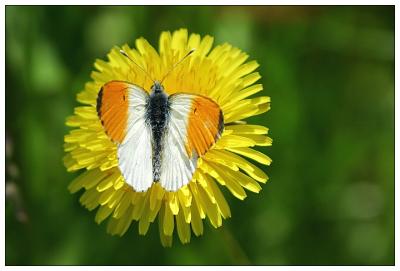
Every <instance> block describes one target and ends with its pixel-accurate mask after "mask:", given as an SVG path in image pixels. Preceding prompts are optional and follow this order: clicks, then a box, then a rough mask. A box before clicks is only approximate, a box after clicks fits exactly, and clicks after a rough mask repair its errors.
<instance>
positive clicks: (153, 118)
mask: <svg viewBox="0 0 400 271" xmlns="http://www.w3.org/2000/svg"><path fill="white" fill-rule="evenodd" d="M151 90H152V92H151V94H150V97H149V101H148V104H147V108H146V123H147V124H148V125H149V126H150V127H151V131H152V162H153V177H154V181H158V180H159V178H160V172H161V158H162V151H163V148H162V141H163V138H164V134H165V129H166V127H167V122H168V115H169V105H168V95H167V94H166V93H165V92H164V89H163V87H162V86H161V84H159V83H158V82H156V83H155V84H154V85H153V87H152V88H151Z"/></svg>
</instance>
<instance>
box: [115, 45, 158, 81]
mask: <svg viewBox="0 0 400 271" xmlns="http://www.w3.org/2000/svg"><path fill="white" fill-rule="evenodd" d="M119 52H120V53H121V54H122V55H123V56H125V57H126V58H127V59H129V60H130V61H132V62H133V63H134V64H135V65H136V66H138V67H139V68H140V69H141V70H142V71H143V72H144V73H145V74H146V75H147V77H149V78H150V80H151V81H153V83H155V81H154V80H153V79H152V78H151V76H150V74H149V73H148V72H147V71H146V70H145V69H143V68H142V66H140V65H139V64H137V63H136V62H135V61H133V59H132V58H130V57H129V56H128V54H127V53H126V52H125V51H124V50H122V49H119Z"/></svg>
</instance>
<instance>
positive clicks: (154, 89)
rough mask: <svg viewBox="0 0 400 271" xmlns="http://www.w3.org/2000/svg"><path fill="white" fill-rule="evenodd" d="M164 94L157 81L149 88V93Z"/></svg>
mask: <svg viewBox="0 0 400 271" xmlns="http://www.w3.org/2000/svg"><path fill="white" fill-rule="evenodd" d="M162 92H164V87H163V86H162V85H161V83H160V82H159V81H154V85H153V86H152V87H151V93H162Z"/></svg>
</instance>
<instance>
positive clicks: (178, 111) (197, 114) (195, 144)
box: [160, 93, 223, 191]
mask: <svg viewBox="0 0 400 271" xmlns="http://www.w3.org/2000/svg"><path fill="white" fill-rule="evenodd" d="M169 104H170V112H169V115H170V119H169V121H168V125H167V128H166V132H165V137H164V144H163V146H164V149H163V159H162V162H161V176H160V183H161V186H162V187H164V188H165V189H166V190H168V191H176V190H178V189H179V188H181V187H182V186H184V185H186V184H188V183H189V182H190V180H191V179H192V177H193V173H194V171H195V170H196V166H197V159H198V158H199V157H201V156H202V155H204V154H205V153H206V152H207V151H208V150H209V149H210V148H211V146H212V145H213V144H214V143H215V142H216V141H217V140H218V138H219V137H220V135H221V133H222V130H223V115H222V111H221V109H220V108H219V106H218V105H217V104H216V103H215V102H214V101H212V100H211V99H208V98H206V97H203V96H199V95H193V94H184V93H178V94H174V95H171V96H170V97H169Z"/></svg>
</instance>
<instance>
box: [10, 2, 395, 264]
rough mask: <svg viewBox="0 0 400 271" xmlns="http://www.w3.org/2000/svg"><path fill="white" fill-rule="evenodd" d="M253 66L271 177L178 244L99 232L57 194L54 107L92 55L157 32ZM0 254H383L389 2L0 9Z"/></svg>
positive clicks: (376, 259) (76, 85)
mask: <svg viewBox="0 0 400 271" xmlns="http://www.w3.org/2000/svg"><path fill="white" fill-rule="evenodd" d="M180 27H186V28H188V29H189V31H190V32H197V33H200V34H202V35H205V34H210V35H212V36H214V37H215V44H219V43H223V42H229V43H231V44H233V45H234V46H237V47H239V48H241V49H243V50H244V51H246V52H248V53H249V54H250V56H251V59H256V60H257V61H258V62H259V63H260V65H261V66H260V68H259V71H260V73H261V74H262V76H263V78H262V79H261V82H262V83H263V85H264V87H265V91H264V94H265V95H269V96H271V97H272V110H271V111H270V112H268V113H267V114H264V115H262V116H259V117H256V118H253V119H250V122H251V123H260V124H264V125H266V126H268V127H270V129H271V130H270V131H271V136H272V138H273V139H274V144H273V146H272V147H270V148H260V150H262V151H265V152H266V153H267V154H268V155H270V156H271V157H272V159H273V161H274V162H273V163H272V165H271V166H270V167H268V168H267V167H264V168H263V169H264V170H265V171H266V172H267V173H268V174H269V176H270V181H269V182H268V183H267V184H266V185H264V186H263V190H262V191H261V193H260V194H259V195H255V194H251V193H249V195H248V197H247V199H246V200H245V201H243V202H242V201H240V200H237V199H235V198H234V197H233V196H232V195H230V194H229V193H225V194H226V197H227V199H228V201H229V203H230V205H231V210H232V215H233V217H232V218H231V219H228V220H227V221H224V225H223V227H222V228H220V229H213V228H212V227H211V226H210V225H209V223H208V222H206V227H205V233H204V236H202V237H200V238H196V237H194V236H192V241H191V243H190V244H189V245H181V244H180V242H179V241H178V239H177V238H176V239H175V242H174V246H173V247H172V248H169V249H165V248H163V247H161V244H160V241H159V237H158V227H157V225H152V226H151V228H150V231H149V233H148V234H147V235H146V236H139V235H138V232H137V225H136V224H135V225H133V226H131V228H130V230H129V231H128V233H127V234H126V235H125V236H123V237H122V238H120V237H112V236H110V235H108V234H107V233H106V231H105V225H101V226H98V225H97V224H96V223H95V222H94V215H95V212H88V211H87V210H85V209H84V208H83V207H82V206H80V204H79V202H78V198H79V193H78V194H75V195H70V194H69V193H68V191H67V189H66V187H67V185H68V183H69V182H70V181H71V180H72V179H73V178H74V176H75V174H70V173H67V172H66V170H65V168H64V167H63V164H62V157H63V154H64V153H63V147H62V146H63V136H64V134H66V133H67V131H68V128H67V127H66V126H65V124H64V122H65V118H66V117H67V116H68V115H70V114H72V112H73V108H74V106H76V105H77V102H76V100H75V95H76V94H77V93H78V92H79V91H80V90H82V89H83V86H84V83H85V82H86V81H88V80H89V74H90V72H91V70H92V69H93V62H94V60H95V59H96V58H102V59H104V58H105V56H106V53H107V52H108V51H109V50H110V48H111V47H113V46H114V45H122V44H123V43H125V42H127V43H128V44H130V45H133V44H134V40H135V39H136V38H138V37H140V36H144V37H145V38H147V39H148V40H149V42H150V43H151V44H153V45H155V46H157V44H158V36H159V34H160V32H161V31H163V30H171V31H173V30H175V29H177V28H180ZM6 196H7V197H6V214H5V217H6V264H7V265H69V264H72V265H78V264H84V265H149V264H151V265H162V264H174V265H182V264H183V265H190V264H195V265H202V264H215V265H220V264H226V265H230V264H246V263H247V264H257V265H393V264H394V7H393V6H357V7H352V6H340V7H339V6H338V7H335V6H324V7H319V6H309V7H303V6H294V7H290V6H286V7H280V6H273V7H272V6H271V7H256V6H253V7H207V6H202V7H186V6H170V7H157V6H154V7H141V6H132V7H95V6H90V7H89V6H88V7H73V6H69V7H52V6H47V7H40V6H37V7H29V6H7V7H6Z"/></svg>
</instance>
